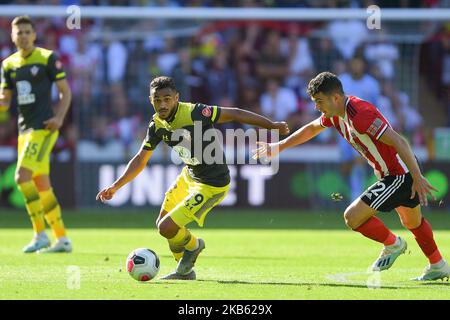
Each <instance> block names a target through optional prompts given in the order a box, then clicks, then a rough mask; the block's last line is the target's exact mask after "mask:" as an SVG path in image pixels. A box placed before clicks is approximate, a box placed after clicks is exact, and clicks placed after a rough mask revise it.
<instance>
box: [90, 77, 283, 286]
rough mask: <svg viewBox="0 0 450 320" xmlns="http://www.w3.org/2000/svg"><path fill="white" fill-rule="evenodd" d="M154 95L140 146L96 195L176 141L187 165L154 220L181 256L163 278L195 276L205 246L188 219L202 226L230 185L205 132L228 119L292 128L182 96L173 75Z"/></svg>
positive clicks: (105, 195)
mask: <svg viewBox="0 0 450 320" xmlns="http://www.w3.org/2000/svg"><path fill="white" fill-rule="evenodd" d="M150 101H151V103H152V104H153V108H154V109H155V111H156V113H155V114H154V116H153V119H152V121H150V124H149V127H148V130H147V136H146V138H145V139H144V141H143V144H142V147H141V149H140V150H139V152H138V153H137V154H136V155H135V156H134V158H133V159H132V160H130V162H129V163H128V166H127V168H126V169H125V171H124V172H123V174H122V175H121V176H120V177H119V178H118V179H117V180H116V181H115V182H114V183H113V184H112V185H111V186H109V187H107V188H105V189H103V190H101V191H100V192H99V193H98V194H97V200H101V201H106V200H110V199H112V197H113V196H114V194H115V193H116V192H117V190H119V189H120V188H121V187H123V186H124V185H126V184H127V183H128V182H130V181H131V180H133V179H134V178H135V177H136V176H137V175H138V174H139V173H140V172H141V171H142V169H143V168H144V167H145V166H146V164H147V162H148V160H149V159H150V157H151V155H152V151H153V150H154V149H155V148H156V146H157V145H158V144H159V142H161V141H164V142H165V143H166V144H167V145H169V146H170V147H172V148H173V150H174V151H175V152H177V153H178V155H179V156H180V158H181V159H182V160H183V162H184V163H185V164H186V166H185V167H184V168H183V169H182V171H181V174H180V175H179V176H178V177H177V179H176V181H175V182H174V184H173V185H172V187H171V188H169V190H168V191H167V192H166V197H165V199H164V201H163V204H162V207H161V211H160V213H159V216H158V218H157V220H156V224H157V226H158V229H159V233H160V234H161V235H162V236H163V237H165V238H166V239H167V240H168V243H169V248H170V250H171V252H172V254H173V256H174V257H175V260H176V261H178V265H177V269H176V271H175V272H173V273H171V274H169V275H167V276H165V277H163V279H181V280H192V279H195V278H196V275H195V272H194V270H193V267H194V263H195V261H196V259H197V256H198V255H199V254H200V252H201V251H202V250H203V249H204V248H205V242H204V241H203V240H202V239H200V238H197V237H196V236H194V235H193V234H192V233H191V232H190V231H189V230H188V229H187V228H186V225H187V224H188V223H190V222H192V221H195V222H196V223H197V224H198V225H199V226H203V223H204V220H205V217H206V214H207V213H208V212H209V211H210V210H211V209H212V208H213V207H215V206H216V205H217V204H219V203H220V202H221V201H222V199H223V198H225V196H226V194H227V192H228V189H229V185H230V174H229V171H228V167H227V164H226V162H225V155H224V152H223V149H222V146H221V145H220V148H219V147H218V146H217V144H216V145H215V146H214V147H213V148H212V149H214V152H211V153H210V154H211V155H212V158H210V159H202V156H205V155H208V154H209V153H208V152H205V151H207V149H206V148H211V147H210V145H211V143H210V141H215V142H217V139H213V138H211V139H210V140H209V141H207V142H204V141H203V133H205V135H206V132H207V130H208V129H212V128H213V125H214V124H215V123H223V122H229V121H237V122H240V123H245V124H250V125H254V126H258V127H262V128H266V129H277V130H280V133H281V134H283V135H286V134H288V133H289V128H288V126H287V124H286V123H285V122H272V121H271V120H269V119H267V118H265V117H263V116H260V115H258V114H255V113H253V112H250V111H246V110H242V109H238V108H224V107H218V106H208V105H205V104H201V103H196V104H193V103H187V102H180V101H179V95H178V91H177V89H176V87H175V85H174V82H173V79H172V78H169V77H158V78H155V79H154V80H153V81H152V82H151V83H150ZM199 125H200V128H199V127H198V126H199ZM198 129H200V130H198ZM212 132H213V131H212ZM199 134H201V135H202V136H199ZM206 140H207V139H206ZM196 150H198V152H196ZM191 151H192V152H191ZM149 183H151V182H149Z"/></svg>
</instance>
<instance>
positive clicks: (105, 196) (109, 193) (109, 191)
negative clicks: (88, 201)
mask: <svg viewBox="0 0 450 320" xmlns="http://www.w3.org/2000/svg"><path fill="white" fill-rule="evenodd" d="M116 191H117V190H116V188H114V187H108V188H105V189H103V190H102V191H100V192H99V193H98V194H97V197H96V198H95V199H96V200H100V201H101V202H105V201H106V200H111V199H112V198H113V197H114V194H115V193H116Z"/></svg>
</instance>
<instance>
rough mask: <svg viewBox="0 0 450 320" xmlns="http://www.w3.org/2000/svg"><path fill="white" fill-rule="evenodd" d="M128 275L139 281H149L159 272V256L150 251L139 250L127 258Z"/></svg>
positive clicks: (145, 249) (132, 252)
mask: <svg viewBox="0 0 450 320" xmlns="http://www.w3.org/2000/svg"><path fill="white" fill-rule="evenodd" d="M127 271H128V274H129V275H130V276H131V277H132V278H133V279H135V280H137V281H149V280H151V279H153V278H154V277H156V275H157V274H158V272H159V258H158V255H157V254H156V253H155V252H154V251H153V250H150V249H147V248H139V249H135V250H133V251H131V252H130V254H129V255H128V257H127Z"/></svg>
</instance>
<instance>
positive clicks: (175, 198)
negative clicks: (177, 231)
mask: <svg viewBox="0 0 450 320" xmlns="http://www.w3.org/2000/svg"><path fill="white" fill-rule="evenodd" d="M188 189H189V187H188V185H187V183H186V181H185V179H184V172H183V171H182V172H181V174H180V175H178V177H177V179H176V180H175V182H174V184H173V185H172V186H171V187H170V188H169V190H168V191H167V192H166V194H165V197H164V201H163V204H162V207H161V210H160V212H159V216H158V218H157V219H156V226H157V227H158V230H160V233H161V232H163V233H165V232H170V230H169V229H170V228H174V226H173V225H171V224H170V221H169V220H168V221H167V222H166V223H165V224H161V225H160V222H161V220H162V219H163V218H164V217H165V216H166V215H167V214H168V213H169V212H170V211H172V210H173V208H175V207H176V205H177V204H178V203H179V202H181V201H183V199H184V198H185V197H186V196H187V195H188ZM177 227H178V228H179V226H177ZM160 228H161V229H162V230H161V229H160ZM168 236H170V235H168ZM172 238H173V237H169V238H167V237H166V239H167V242H168V243H169V249H170V251H171V252H172V255H173V257H174V258H175V261H177V262H178V261H180V259H181V257H182V256H183V253H184V245H183V244H180V243H176V242H177V238H175V239H172Z"/></svg>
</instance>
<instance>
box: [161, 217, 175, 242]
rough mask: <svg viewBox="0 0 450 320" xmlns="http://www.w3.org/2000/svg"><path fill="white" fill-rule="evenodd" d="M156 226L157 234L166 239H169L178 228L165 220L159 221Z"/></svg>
mask: <svg viewBox="0 0 450 320" xmlns="http://www.w3.org/2000/svg"><path fill="white" fill-rule="evenodd" d="M157 226H158V231H159V234H160V235H162V236H163V237H164V238H166V239H171V238H173V237H175V235H176V234H177V231H178V229H177V228H176V227H175V226H174V225H172V224H171V223H169V222H168V221H167V220H163V221H159V223H158V225H157Z"/></svg>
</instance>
